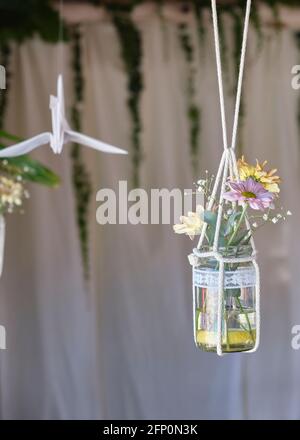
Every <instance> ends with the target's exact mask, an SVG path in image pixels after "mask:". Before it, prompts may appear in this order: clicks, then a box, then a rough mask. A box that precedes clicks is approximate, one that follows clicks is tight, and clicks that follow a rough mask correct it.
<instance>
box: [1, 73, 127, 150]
mask: <svg viewBox="0 0 300 440" xmlns="http://www.w3.org/2000/svg"><path fill="white" fill-rule="evenodd" d="M50 110H51V116H52V133H50V132H45V133H41V134H38V135H37V136H34V137H32V138H30V139H27V140H26V141H23V142H20V143H18V144H15V145H12V146H10V147H7V148H4V149H2V150H0V158H2V157H14V156H21V155H23V154H26V153H29V152H30V151H32V150H34V149H35V148H38V147H41V146H42V145H45V144H50V147H51V148H52V150H53V152H54V153H55V154H60V153H61V152H62V149H63V145H64V144H66V143H68V142H75V143H76V144H81V145H84V146H86V147H90V148H94V149H95V150H98V151H102V152H104V153H111V154H127V151H125V150H122V149H121V148H117V147H113V146H112V145H109V144H105V143H104V142H101V141H98V140H97V139H93V138H91V137H89V136H86V135H84V134H82V133H78V132H76V131H73V130H71V129H70V126H69V124H68V122H67V120H66V117H65V100H64V86H63V79H62V75H59V76H58V78H57V96H52V95H50Z"/></svg>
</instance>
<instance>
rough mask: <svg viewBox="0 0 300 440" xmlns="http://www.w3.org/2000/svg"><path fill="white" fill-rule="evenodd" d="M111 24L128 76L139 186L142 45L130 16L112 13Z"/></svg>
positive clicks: (137, 184)
mask: <svg viewBox="0 0 300 440" xmlns="http://www.w3.org/2000/svg"><path fill="white" fill-rule="evenodd" d="M113 22H114V25H115V28H116V31H117V35H118V37H119V42H120V46H121V56H122V59H123V62H124V66H125V69H126V72H127V75H128V79H127V88H128V100H127V104H128V108H129V111H130V114H131V121H132V132H131V142H132V146H133V154H132V155H131V157H132V165H133V185H134V187H138V186H139V181H140V165H141V162H142V159H143V153H142V146H141V131H142V120H141V116H140V99H141V94H142V91H143V75H142V58H143V51H142V43H141V36H140V32H139V30H138V28H137V27H136V26H135V24H134V23H133V21H132V19H131V16H130V14H126V15H125V14H120V13H115V12H113Z"/></svg>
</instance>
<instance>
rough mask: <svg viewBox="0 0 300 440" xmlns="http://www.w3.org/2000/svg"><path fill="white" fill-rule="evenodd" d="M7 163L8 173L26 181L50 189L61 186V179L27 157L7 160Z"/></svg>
mask: <svg viewBox="0 0 300 440" xmlns="http://www.w3.org/2000/svg"><path fill="white" fill-rule="evenodd" d="M5 162H6V164H7V165H6V168H7V171H8V172H10V173H11V174H14V175H20V176H21V177H22V179H23V180H25V181H29V182H34V183H40V184H41V185H45V186H50V187H56V186H58V185H59V184H60V178H59V176H58V175H57V174H55V173H54V172H53V171H51V170H50V169H49V168H47V167H45V166H44V165H42V164H41V163H40V162H38V161H37V160H35V159H31V158H30V157H29V156H27V155H25V156H19V157H11V158H8V159H5Z"/></svg>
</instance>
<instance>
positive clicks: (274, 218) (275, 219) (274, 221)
mask: <svg viewBox="0 0 300 440" xmlns="http://www.w3.org/2000/svg"><path fill="white" fill-rule="evenodd" d="M272 222H273V223H274V225H275V224H276V223H277V222H278V218H276V217H273V218H272Z"/></svg>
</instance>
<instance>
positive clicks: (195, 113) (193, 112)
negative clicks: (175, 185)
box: [179, 23, 201, 175]
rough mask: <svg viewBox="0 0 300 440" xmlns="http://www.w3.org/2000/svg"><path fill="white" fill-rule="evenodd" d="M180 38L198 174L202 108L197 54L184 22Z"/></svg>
mask: <svg viewBox="0 0 300 440" xmlns="http://www.w3.org/2000/svg"><path fill="white" fill-rule="evenodd" d="M179 40H180V45H181V48H182V50H183V53H184V57H185V61H186V63H187V65H188V77H187V86H186V88H187V102H188V104H187V115H188V120H189V131H190V135H189V137H190V152H191V159H192V166H193V171H194V173H195V175H196V173H197V171H198V162H199V149H200V148H199V147H200V142H199V138H200V129H201V110H200V108H199V107H198V105H197V102H196V97H195V91H196V90H195V88H196V86H195V80H196V73H197V71H196V68H195V62H194V61H195V54H194V46H193V43H192V39H191V35H190V33H189V29H188V26H187V25H186V24H185V23H183V24H181V25H179Z"/></svg>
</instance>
